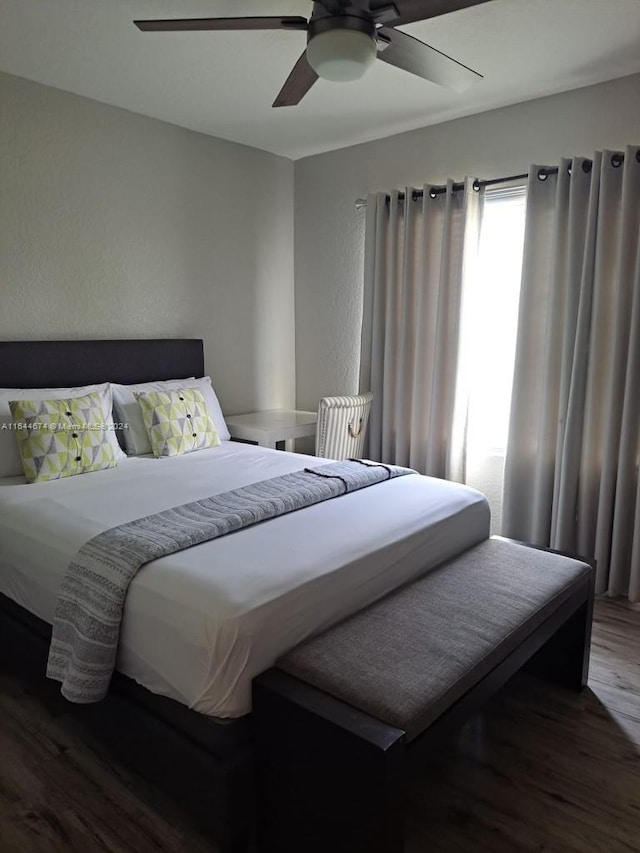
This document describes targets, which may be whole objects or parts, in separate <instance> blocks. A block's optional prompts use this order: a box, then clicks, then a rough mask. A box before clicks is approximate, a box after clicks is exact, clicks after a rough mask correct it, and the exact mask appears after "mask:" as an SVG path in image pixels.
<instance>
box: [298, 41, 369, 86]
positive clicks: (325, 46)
mask: <svg viewBox="0 0 640 853" xmlns="http://www.w3.org/2000/svg"><path fill="white" fill-rule="evenodd" d="M376 54H377V48H376V43H375V41H374V40H373V39H372V38H371V36H369V35H367V33H362V32H359V31H358V30H349V29H339V30H327V31H326V32H324V33H319V34H318V35H317V36H314V37H313V38H312V39H311V40H310V41H309V44H308V45H307V61H308V63H309V65H310V66H311V67H312V68H313V70H314V71H315V72H316V74H317V75H318V77H322V78H323V79H324V80H334V81H337V82H343V81H345V82H346V81H347V80H358V78H360V77H362V75H363V74H364V73H365V71H366V70H367V68H369V66H371V65H372V64H373V62H374V61H375V58H376Z"/></svg>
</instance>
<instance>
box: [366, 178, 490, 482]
mask: <svg viewBox="0 0 640 853" xmlns="http://www.w3.org/2000/svg"><path fill="white" fill-rule="evenodd" d="M472 185H473V179H472V178H469V179H467V181H466V182H465V188H464V190H460V191H456V192H454V191H453V182H452V181H449V182H448V184H447V191H446V193H442V194H440V195H436V196H435V197H432V196H431V194H430V191H431V189H432V187H431V186H425V187H424V188H423V193H422V195H421V196H420V197H414V194H413V191H412V188H411V187H408V188H407V189H406V190H404V193H405V200H404V201H399V199H398V195H399V193H398V191H394V192H392V193H391V197H390V198H389V197H388V196H387V195H386V194H384V193H378V194H376V195H370V196H369V197H368V199H367V223H366V237H365V280H364V306H363V323H362V344H361V362H360V389H361V391H369V390H370V391H373V395H374V397H373V404H372V409H371V417H370V421H369V447H368V454H369V456H370V458H372V459H376V460H379V461H381V462H387V463H395V464H398V465H404V466H408V467H411V468H415V469H416V470H418V471H421V472H423V473H425V474H430V475H433V476H436V477H450V478H451V479H463V477H464V470H463V469H464V412H462V413H461V415H460V416H458V417H456V416H455V412H456V407H457V403H458V401H457V398H456V373H457V366H458V349H459V332H460V314H461V301H462V290H463V281H464V279H465V269H466V268H467V264H468V263H469V258H470V256H471V255H475V252H476V251H477V244H478V236H479V229H480V218H481V211H482V204H483V198H484V193H483V191H482V190H481V191H480V192H476V191H474V189H473V186H472ZM456 424H458V427H457V428H456Z"/></svg>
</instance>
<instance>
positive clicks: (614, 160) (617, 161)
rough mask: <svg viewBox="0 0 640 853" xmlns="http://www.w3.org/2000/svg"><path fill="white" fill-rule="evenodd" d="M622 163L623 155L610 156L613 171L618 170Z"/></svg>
mask: <svg viewBox="0 0 640 853" xmlns="http://www.w3.org/2000/svg"><path fill="white" fill-rule="evenodd" d="M623 163H624V154H612V155H611V165H612V166H613V168H614V169H619V168H620V166H622V164H623Z"/></svg>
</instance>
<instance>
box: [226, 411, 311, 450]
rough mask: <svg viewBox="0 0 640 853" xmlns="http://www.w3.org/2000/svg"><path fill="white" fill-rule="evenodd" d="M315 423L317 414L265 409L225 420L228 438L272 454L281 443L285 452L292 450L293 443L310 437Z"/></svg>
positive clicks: (231, 416)
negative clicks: (253, 444)
mask: <svg viewBox="0 0 640 853" xmlns="http://www.w3.org/2000/svg"><path fill="white" fill-rule="evenodd" d="M317 420H318V413H317V412H301V411H298V410H296V409H269V410H267V411H264V412H248V413H247V414H245V415H230V416H229V417H227V418H225V421H226V423H227V426H228V427H229V432H230V433H231V438H234V439H239V440H241V441H252V442H255V443H256V444H259V445H260V447H271V448H273V449H274V450H275V449H276V447H277V445H278V443H279V442H281V441H284V442H285V449H286V450H293V441H294V439H296V438H305V437H306V436H314V435H315V434H316V422H317Z"/></svg>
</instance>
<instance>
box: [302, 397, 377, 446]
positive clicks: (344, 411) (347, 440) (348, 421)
mask: <svg viewBox="0 0 640 853" xmlns="http://www.w3.org/2000/svg"><path fill="white" fill-rule="evenodd" d="M372 400H373V394H371V393H370V392H367V393H366V394H354V395H353V396H350V397H323V398H322V399H321V400H320V404H319V406H318V426H317V429H316V456H324V457H326V458H327V459H347V458H349V457H353V458H356V459H357V458H359V457H360V456H362V452H363V449H364V439H365V436H366V434H367V426H368V425H369V412H370V410H371V401H372Z"/></svg>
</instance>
